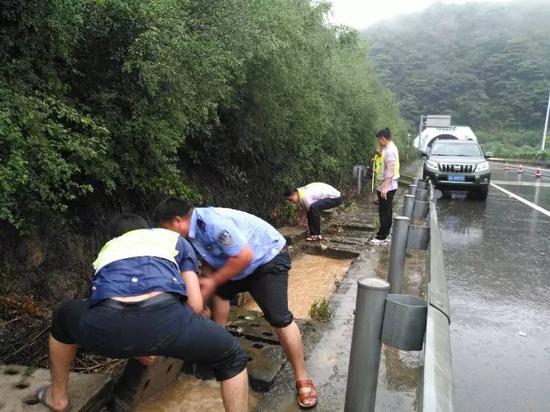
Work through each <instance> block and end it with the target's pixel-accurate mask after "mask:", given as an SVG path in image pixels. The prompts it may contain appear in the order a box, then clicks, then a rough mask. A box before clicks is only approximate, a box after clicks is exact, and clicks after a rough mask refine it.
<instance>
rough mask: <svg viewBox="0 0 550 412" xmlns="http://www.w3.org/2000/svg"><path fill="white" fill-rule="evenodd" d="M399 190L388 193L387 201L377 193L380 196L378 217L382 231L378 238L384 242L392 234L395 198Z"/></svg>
mask: <svg viewBox="0 0 550 412" xmlns="http://www.w3.org/2000/svg"><path fill="white" fill-rule="evenodd" d="M395 192H397V189H395V190H391V191H389V192H388V193H387V195H386V199H382V193H381V192H380V191H377V192H376V194H377V195H378V202H379V203H378V216H379V217H380V229H378V233H377V234H376V238H377V239H380V240H384V239H386V238H387V237H388V235H389V234H390V229H391V222H392V214H393V197H394V196H395Z"/></svg>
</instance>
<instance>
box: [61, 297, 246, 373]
mask: <svg viewBox="0 0 550 412" xmlns="http://www.w3.org/2000/svg"><path fill="white" fill-rule="evenodd" d="M145 302H147V303H145ZM51 334H52V336H53V337H54V338H55V339H56V340H58V341H60V342H62V343H66V344H75V343H76V344H79V345H81V346H83V347H84V349H85V350H88V351H90V352H93V353H97V354H99V355H103V356H107V357H110V358H131V357H135V356H149V355H159V356H168V357H172V358H178V359H182V360H184V361H188V362H193V363H199V364H206V365H208V366H209V367H210V368H211V369H212V370H213V371H214V375H215V376H216V379H217V380H222V381H223V380H226V379H230V378H232V377H234V376H236V375H238V374H239V373H240V372H241V371H243V370H244V369H245V368H246V363H247V361H248V356H247V355H246V353H245V352H244V351H243V350H242V348H241V346H240V345H239V343H238V341H237V339H236V338H235V337H234V336H232V335H231V334H230V333H229V332H227V331H226V330H225V329H224V328H223V327H221V326H220V325H218V324H216V323H215V322H213V321H211V320H209V319H206V318H205V317H203V316H201V315H198V314H196V313H194V312H193V311H192V310H191V308H190V307H189V305H187V304H186V303H185V297H181V296H178V295H172V294H166V293H165V294H162V295H159V296H157V297H154V298H151V299H148V300H147V301H144V302H138V303H129V304H127V303H121V302H117V301H114V300H111V299H107V300H104V301H101V302H99V303H97V304H95V305H90V303H89V301H87V300H68V301H65V302H63V303H62V304H61V305H59V306H58V307H57V309H56V310H55V313H54V316H53V324H52V330H51Z"/></svg>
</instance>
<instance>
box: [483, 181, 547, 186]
mask: <svg viewBox="0 0 550 412" xmlns="http://www.w3.org/2000/svg"><path fill="white" fill-rule="evenodd" d="M491 181H492V182H493V183H495V184H497V185H503V186H528V187H537V186H538V187H550V183H548V182H542V181H541V180H536V181H534V182H513V181H511V180H491Z"/></svg>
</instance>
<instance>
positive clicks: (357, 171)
mask: <svg viewBox="0 0 550 412" xmlns="http://www.w3.org/2000/svg"><path fill="white" fill-rule="evenodd" d="M366 174H367V173H366V168H365V166H363V165H356V166H353V177H354V178H355V179H357V194H360V193H361V184H362V182H363V176H366Z"/></svg>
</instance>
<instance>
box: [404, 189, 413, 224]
mask: <svg viewBox="0 0 550 412" xmlns="http://www.w3.org/2000/svg"><path fill="white" fill-rule="evenodd" d="M414 200H415V197H414V196H413V195H405V196H404V199H403V216H405V217H408V218H409V219H412V216H413V211H414Z"/></svg>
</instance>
